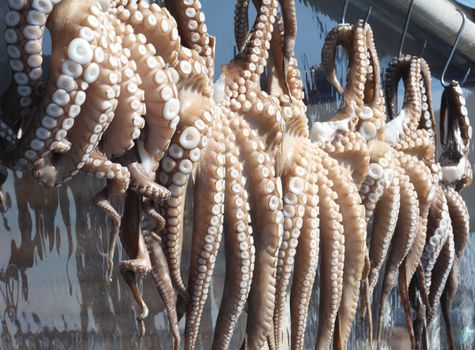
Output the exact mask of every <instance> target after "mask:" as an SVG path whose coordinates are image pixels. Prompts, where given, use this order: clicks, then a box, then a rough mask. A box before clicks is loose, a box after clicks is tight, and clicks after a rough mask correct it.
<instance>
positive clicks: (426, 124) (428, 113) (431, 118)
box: [419, 57, 437, 144]
mask: <svg viewBox="0 0 475 350" xmlns="http://www.w3.org/2000/svg"><path fill="white" fill-rule="evenodd" d="M419 61H420V65H421V86H420V90H421V99H422V104H421V109H422V116H421V117H422V118H421V125H420V127H421V128H423V129H426V130H428V131H429V132H430V134H431V136H432V137H433V140H434V144H436V143H437V135H436V130H435V129H436V124H435V115H434V108H433V104H432V86H431V73H430V68H429V65H428V64H427V61H426V60H425V59H423V58H422V57H420V58H419Z"/></svg>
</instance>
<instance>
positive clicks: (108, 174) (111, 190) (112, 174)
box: [83, 150, 130, 281]
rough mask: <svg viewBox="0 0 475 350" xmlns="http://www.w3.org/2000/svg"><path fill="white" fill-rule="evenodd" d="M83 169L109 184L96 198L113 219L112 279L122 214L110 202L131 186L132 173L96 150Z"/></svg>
mask: <svg viewBox="0 0 475 350" xmlns="http://www.w3.org/2000/svg"><path fill="white" fill-rule="evenodd" d="M83 171H84V172H85V173H88V174H92V175H94V176H95V177H96V178H98V179H103V178H106V179H107V181H108V185H107V186H106V188H105V189H104V190H102V191H101V192H99V193H98V194H97V195H96V197H95V198H94V200H95V202H96V205H97V206H98V207H99V208H100V209H102V210H103V211H104V212H105V213H106V214H107V215H108V216H109V217H110V219H111V224H112V227H111V235H110V241H109V249H108V263H109V267H108V279H109V280H110V281H112V270H113V266H114V263H113V261H114V252H115V246H116V242H117V237H118V235H119V225H120V215H119V214H118V212H117V211H116V210H115V209H114V207H113V206H112V204H111V203H110V202H109V198H110V197H111V196H113V195H121V194H124V193H125V191H126V190H127V188H128V187H129V182H130V174H129V171H128V169H127V168H126V167H122V166H121V165H120V164H117V163H112V162H111V161H110V160H108V159H107V158H106V157H105V155H104V154H102V153H100V152H99V151H98V150H94V151H93V152H92V153H91V156H90V157H89V159H88V160H87V161H86V163H85V165H84V167H83Z"/></svg>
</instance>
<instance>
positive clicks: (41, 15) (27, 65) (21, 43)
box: [4, 0, 58, 114]
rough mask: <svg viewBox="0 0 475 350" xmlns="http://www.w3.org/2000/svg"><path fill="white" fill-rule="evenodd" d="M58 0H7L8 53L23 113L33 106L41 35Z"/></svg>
mask: <svg viewBox="0 0 475 350" xmlns="http://www.w3.org/2000/svg"><path fill="white" fill-rule="evenodd" d="M57 3H58V2H57V1H42V2H40V1H14V0H11V1H8V8H9V11H7V12H6V13H5V17H4V20H5V26H6V29H5V33H4V38H5V41H6V42H7V44H8V46H7V54H8V57H9V63H10V68H11V69H12V71H13V72H14V73H13V79H14V81H15V83H16V84H17V86H16V90H17V92H18V95H17V96H18V97H19V104H20V108H21V109H20V114H22V113H21V112H23V111H24V110H25V109H26V108H29V107H31V106H32V105H33V103H34V101H33V96H32V94H33V89H34V87H35V85H36V84H37V83H38V81H39V80H40V78H41V77H42V74H43V70H42V67H41V64H42V61H43V59H42V55H41V53H42V38H43V34H44V30H45V26H46V22H47V21H48V17H49V15H50V14H51V12H52V11H53V7H54V6H56V4H57Z"/></svg>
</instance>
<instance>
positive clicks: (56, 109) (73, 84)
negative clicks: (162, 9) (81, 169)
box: [7, 0, 107, 186]
mask: <svg viewBox="0 0 475 350" xmlns="http://www.w3.org/2000/svg"><path fill="white" fill-rule="evenodd" d="M94 3H95V2H94V1H89V0H88V1H84V2H80V3H78V2H74V1H63V2H61V4H58V5H57V6H55V7H54V9H53V12H52V13H51V15H50V16H49V20H48V22H47V26H48V28H49V30H50V32H51V35H52V38H53V48H52V57H51V62H52V63H51V67H50V69H49V71H50V73H49V76H48V80H47V83H46V94H44V97H43V98H42V99H41V101H39V103H38V106H37V108H36V109H35V111H34V115H33V116H32V118H31V123H29V124H28V126H26V127H25V130H23V136H22V138H21V141H20V143H19V145H18V147H17V148H16V150H15V151H14V152H13V153H11V154H9V155H8V156H7V158H8V162H9V163H10V164H11V165H12V166H15V167H20V168H21V167H24V166H26V165H28V164H31V163H33V162H35V161H37V160H39V161H40V162H41V163H43V162H44V158H43V157H44V156H45V155H47V154H48V153H49V152H51V151H55V150H56V148H57V146H58V145H59V144H60V141H62V140H63V139H64V138H65V137H66V135H67V134H68V130H69V129H70V128H71V127H72V125H73V124H74V119H75V118H76V117H77V116H78V114H79V113H80V112H81V105H82V104H83V103H84V101H85V98H86V95H85V90H87V89H88V87H89V84H91V85H95V86H97V81H96V80H97V79H98V78H101V75H102V76H103V73H102V72H101V71H102V69H101V68H100V67H99V64H102V59H103V55H101V54H100V53H102V52H103V50H104V48H98V47H97V45H98V44H99V43H98V41H97V37H99V36H100V30H99V22H100V21H102V19H103V15H102V13H101V10H100V9H99V8H98V7H97V6H95V5H94ZM91 5H92V6H91ZM76 12H77V13H79V14H80V15H75V13H76ZM36 13H37V14H38V16H40V17H41V16H43V17H44V14H42V13H40V12H38V11H36ZM73 14H74V15H73ZM64 23H68V25H67V26H65V25H64ZM57 37H58V38H62V39H61V40H55V38H57ZM70 38H73V39H72V40H70V41H68V39H70ZM30 42H31V45H30V46H32V47H31V50H30V49H28V50H30V51H31V52H32V53H33V52H34V53H35V55H38V53H41V40H31V41H30ZM96 51H97V52H98V54H96ZM39 56H40V57H41V55H39ZM35 57H36V56H35ZM106 70H107V68H106ZM19 74H20V75H21V74H23V75H24V76H25V80H27V78H26V74H24V73H19ZM88 104H89V103H88ZM85 107H86V106H85ZM46 163H47V165H50V164H51V161H50V160H48V161H46ZM53 167H54V165H53ZM34 175H35V177H36V176H37V175H38V174H37V173H36V172H34ZM66 176H68V175H65V176H64V177H66ZM41 180H42V179H41V178H40V181H41ZM60 180H62V179H60ZM54 184H55V181H53V184H52V185H54ZM50 186H51V184H50Z"/></svg>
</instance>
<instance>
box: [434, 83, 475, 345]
mask: <svg viewBox="0 0 475 350" xmlns="http://www.w3.org/2000/svg"><path fill="white" fill-rule="evenodd" d="M446 120H447V125H446ZM446 128H447V132H446V131H445V130H446ZM471 137H472V127H471V125H470V121H469V119H468V115H467V108H466V107H465V98H464V96H463V92H462V89H461V87H460V85H459V84H458V82H456V81H452V82H450V83H449V84H448V85H447V86H445V89H444V92H443V94H442V103H441V115H440V141H441V144H442V149H443V151H442V154H441V156H440V159H439V164H440V166H441V172H442V176H441V184H440V186H441V187H442V194H443V196H444V197H445V200H446V202H447V206H448V213H449V217H450V221H451V227H450V228H449V230H450V231H451V233H452V235H449V237H448V238H447V241H446V242H445V243H444V245H443V248H442V251H441V252H440V254H439V256H438V258H437V260H436V262H435V264H434V269H433V271H434V275H433V277H432V281H431V284H430V289H429V287H427V288H428V292H429V295H428V299H429V300H428V301H429V305H428V306H429V307H430V308H429V313H428V317H427V322H428V325H430V322H431V321H432V320H433V318H434V315H435V314H436V312H437V309H438V305H439V303H441V306H442V315H443V318H444V321H445V325H446V332H447V338H448V342H449V348H450V349H454V340H453V336H452V331H451V322H450V309H451V305H452V300H453V297H454V295H455V293H456V291H457V284H458V269H457V267H458V264H459V261H460V259H461V257H462V254H463V250H464V248H465V246H466V244H467V241H468V237H469V232H470V227H469V226H470V217H469V212H468V208H467V205H466V203H465V201H464V200H463V198H462V196H461V195H460V192H462V191H463V190H464V189H465V188H466V187H467V186H469V185H471V183H472V169H471V164H470V162H469V161H468V152H469V145H470V141H471ZM451 240H452V241H451Z"/></svg>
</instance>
